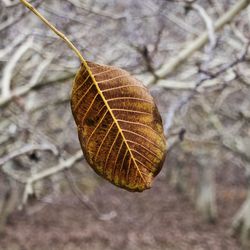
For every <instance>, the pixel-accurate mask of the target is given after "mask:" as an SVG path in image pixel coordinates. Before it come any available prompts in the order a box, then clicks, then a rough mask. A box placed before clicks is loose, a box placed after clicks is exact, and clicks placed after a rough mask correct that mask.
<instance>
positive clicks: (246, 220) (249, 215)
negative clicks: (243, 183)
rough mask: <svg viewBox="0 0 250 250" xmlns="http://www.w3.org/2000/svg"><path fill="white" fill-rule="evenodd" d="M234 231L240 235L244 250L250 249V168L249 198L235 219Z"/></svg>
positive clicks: (248, 180)
mask: <svg viewBox="0 0 250 250" xmlns="http://www.w3.org/2000/svg"><path fill="white" fill-rule="evenodd" d="M232 230H233V234H235V235H239V237H240V241H241V243H242V247H243V249H246V250H247V249H250V166H248V169H247V197H246V200H245V202H244V203H243V205H242V206H241V208H240V209H239V211H238V212H237V213H236V215H235V217H234V219H233V223H232Z"/></svg>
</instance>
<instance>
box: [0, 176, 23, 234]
mask: <svg viewBox="0 0 250 250" xmlns="http://www.w3.org/2000/svg"><path fill="white" fill-rule="evenodd" d="M7 183H8V190H7V191H6V193H5V194H4V197H3V201H2V202H1V207H0V235H1V234H2V233H3V232H4V228H5V225H6V223H7V221H8V218H9V215H10V214H11V213H12V212H13V211H14V209H15V208H16V206H17V204H18V199H19V192H18V187H17V183H16V181H15V180H13V179H11V178H9V179H8V181H7Z"/></svg>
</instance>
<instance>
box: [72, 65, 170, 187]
mask: <svg viewBox="0 0 250 250" xmlns="http://www.w3.org/2000/svg"><path fill="white" fill-rule="evenodd" d="M71 106H72V112H73V115H74V118H75V121H76V124H77V127H78V135H79V140H80V143H81V146H82V150H83V152H84V155H85V157H86V159H87V161H88V163H89V164H90V166H91V167H92V168H93V169H94V170H95V171H96V172H97V173H98V174H99V175H101V176H103V177H104V178H106V179H107V180H109V181H110V182H111V183H113V184H115V185H117V186H119V187H122V188H125V189H127V190H129V191H143V190H145V189H147V188H150V186H151V182H152V179H153V177H154V176H156V175H157V174H158V173H159V171H160V169H161V167H162V164H163V161H164V158H165V150H166V143H165V138H164V134H163V127H162V121H161V117H160V115H159V112H158V110H157V107H156V105H155V103H154V101H153V98H152V96H151V95H150V94H149V92H148V90H147V89H146V88H145V87H144V86H143V85H142V84H141V83H140V82H139V81H137V80H136V79H134V78H133V77H132V76H131V75H130V74H129V73H128V72H126V71H124V70H121V69H119V68H116V67H111V66H106V65H99V64H94V63H89V62H88V63H86V64H84V65H82V67H81V68H80V71H79V72H78V74H77V76H76V78H75V81H74V85H73V90H72V97H71Z"/></svg>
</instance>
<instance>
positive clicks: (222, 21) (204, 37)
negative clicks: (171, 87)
mask: <svg viewBox="0 0 250 250" xmlns="http://www.w3.org/2000/svg"><path fill="white" fill-rule="evenodd" d="M249 3H250V0H240V1H237V3H236V4H235V5H233V6H232V8H231V9H229V10H228V11H227V12H226V13H225V14H224V15H223V16H222V17H220V18H219V19H218V20H217V21H216V23H215V25H214V29H215V30H216V31H218V30H220V29H222V28H223V27H224V26H225V25H226V24H228V23H230V22H231V21H232V20H233V19H234V18H235V17H236V16H237V15H238V14H239V13H240V11H242V10H243V9H245V8H246V7H247V6H248V5H249ZM208 38H209V36H208V32H207V31H206V32H203V33H202V34H201V35H200V36H199V37H197V38H196V39H195V40H194V41H191V42H190V43H189V44H188V45H187V46H186V47H185V48H184V49H183V50H181V51H180V53H179V54H178V55H177V56H176V57H174V58H172V59H171V60H169V61H168V62H167V63H166V64H164V65H163V66H162V67H161V68H160V69H159V70H157V71H156V74H157V75H158V77H159V78H165V77H166V76H168V75H169V74H171V73H172V72H173V71H174V70H175V69H176V68H177V67H179V66H180V65H181V64H182V63H183V62H185V61H186V60H187V59H188V58H189V57H190V56H191V55H192V54H193V53H194V52H195V51H197V50H199V49H201V48H202V47H203V46H204V45H205V44H206V43H207V41H208ZM152 83H156V82H152Z"/></svg>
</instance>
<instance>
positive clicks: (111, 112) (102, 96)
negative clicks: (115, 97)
mask: <svg viewBox="0 0 250 250" xmlns="http://www.w3.org/2000/svg"><path fill="white" fill-rule="evenodd" d="M83 65H84V67H85V68H86V70H87V71H88V73H89V75H90V77H91V78H92V81H93V83H94V85H95V86H96V89H97V91H98V93H99V94H100V96H101V98H102V100H103V102H104V104H105V105H106V107H107V109H108V111H109V113H110V115H111V117H112V119H113V120H114V122H115V124H116V126H117V128H118V131H119V133H120V134H121V136H122V139H123V141H124V143H125V145H126V147H127V149H128V151H129V154H130V156H131V158H132V160H133V162H134V164H135V166H136V169H137V171H138V173H139V175H140V177H141V179H142V180H143V181H144V183H145V184H146V185H147V182H146V180H145V179H144V177H143V176H142V173H141V171H140V169H139V166H138V165H137V163H136V159H135V157H134V155H133V153H132V151H131V149H130V147H129V145H128V142H127V140H126V137H125V135H124V134H123V130H122V128H121V127H120V125H119V123H118V121H117V119H116V117H115V115H114V113H113V111H112V109H111V108H110V106H109V104H108V101H107V100H106V98H105V96H104V95H103V93H102V90H101V89H100V87H99V85H98V83H97V81H96V80H95V77H94V75H93V73H92V71H91V69H90V67H89V66H88V64H87V62H86V61H84V62H83Z"/></svg>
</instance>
